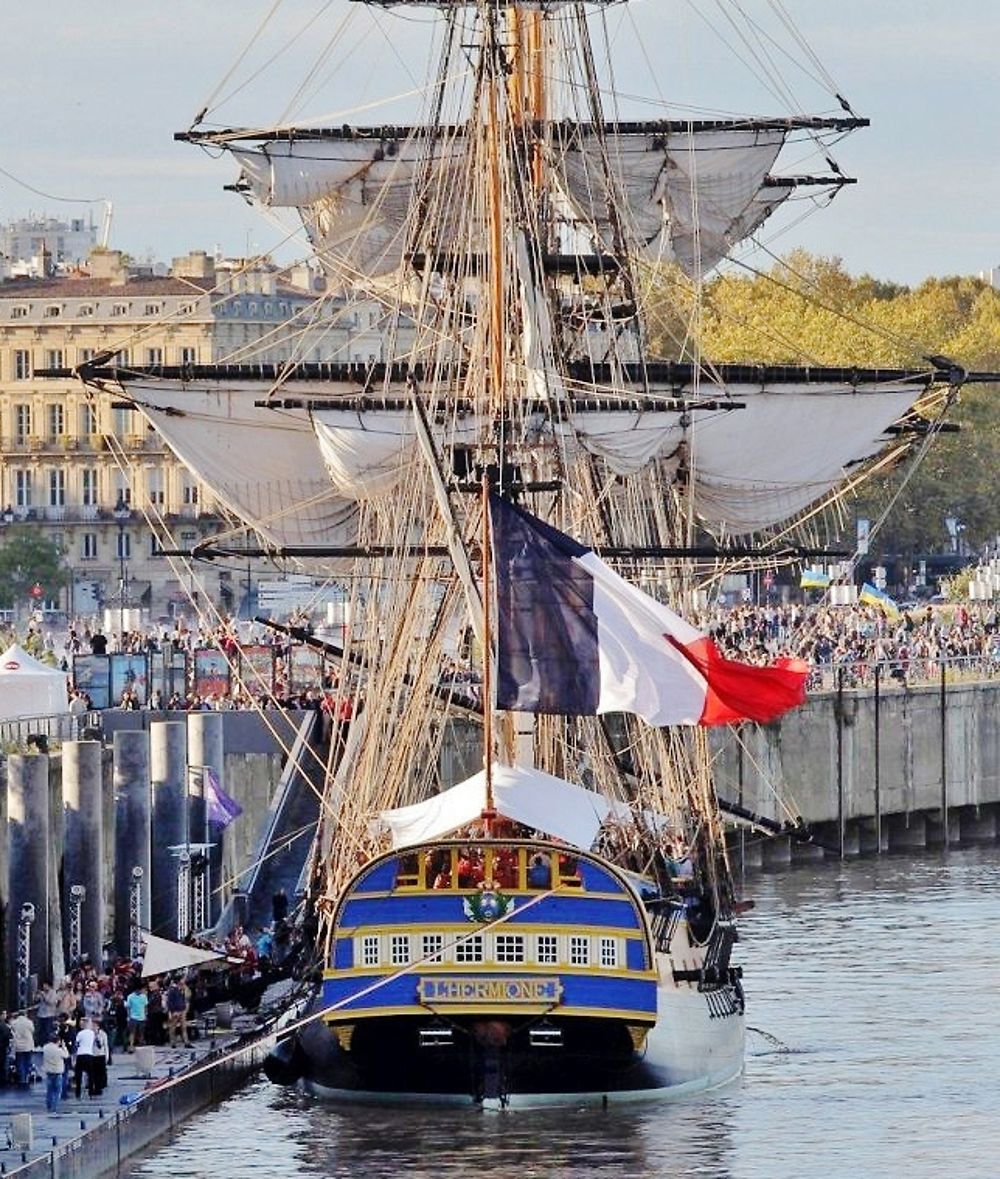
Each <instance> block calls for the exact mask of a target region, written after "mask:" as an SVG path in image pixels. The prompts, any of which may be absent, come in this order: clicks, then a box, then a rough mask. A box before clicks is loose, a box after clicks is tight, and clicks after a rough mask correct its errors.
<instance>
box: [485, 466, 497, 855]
mask: <svg viewBox="0 0 1000 1179" xmlns="http://www.w3.org/2000/svg"><path fill="white" fill-rule="evenodd" d="M492 567H493V558H492V550H491V548H490V478H489V475H487V474H486V473H485V472H484V474H483V595H482V596H483V773H484V775H485V782H484V786H485V795H486V801H485V805H484V807H483V822H484V823H485V824H486V834H487V835H489V834H490V824H491V823H492V821H493V819H495V818H496V802H495V800H494V798H493V633H492V631H493V624H492V618H491V615H492V605H493V595H492V593H491V589H492V585H491V571H492Z"/></svg>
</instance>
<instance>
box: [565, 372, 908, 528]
mask: <svg viewBox="0 0 1000 1179" xmlns="http://www.w3.org/2000/svg"><path fill="white" fill-rule="evenodd" d="M702 392H703V393H704V394H705V395H706V396H709V395H710V394H711V387H710V386H706V387H705V388H704V389H703V390H702ZM922 392H923V386H922V385H916V386H915V385H904V384H891V385H884V384H883V385H863V386H857V387H855V386H846V385H817V386H805V385H803V386H786V387H781V386H772V387H771V388H766V389H762V388H761V387H760V386H751V385H730V386H729V387H728V388H727V390H726V394H727V395H728V396H729V397H731V398H732V400H733V401H734V402H739V403H746V408H745V409H734V410H717V409H716V410H699V409H697V408H689V409H687V410H686V411H685V412H684V414H683V415H682V413H681V412H680V410H672V411H659V410H658V411H652V412H646V413H640V412H637V411H608V412H601V413H573V414H570V415H569V419H568V429H565V428H564V429H563V430H562V431H561V433H562V434H563V435H564V438H565V435H566V434H568V433H569V432H570V431H571V432H572V434H573V435H574V436H575V438H576V440H577V441H578V443H579V445H580V446H582V447H583V448H584V449H586V450H587V451H588V452H590V453H591V454H595V455H599V456H600V457H601V458H603V459H604V460H605V461H606V462H607V463H608V465H609V466H610V467H611V469H612V470H613V471H614V472H615V473H616V474H618V475H624V476H627V475H633V474H635V473H636V472H638V471H639V470H641V469H642V467H644V466H645V465H646V464H647V463H649V462H651V461H653V460H654V459H657V460H660V461H661V462H662V463H663V465H664V467H665V470H664V474H665V475H667V476H669V475H671V474H673V475H677V474H679V471H680V468H681V467H682V465H683V468H684V472H683V473H684V483H685V486H686V489H687V490H686V494H688V495H690V496H692V497H693V499H694V511H695V514H696V515H697V516H698V518H699V519H700V520H702V521H703V522H704V523H705V524H707V525H708V526H710V527H724V528H726V529H727V530H728V531H729V532H731V533H733V534H736V535H740V534H745V533H750V532H754V531H757V530H759V529H762V528H766V527H769V526H771V525H774V524H779V523H781V522H783V521H785V520H788V519H790V518H791V517H793V516H795V515H796V514H797V513H798V512H801V511H802V510H803V509H804V508H806V507H808V506H809V505H810V504H812V503H814V502H815V501H816V500H818V499H820V498H821V497H822V496H823V495H825V494H826V493H827V492H829V491H830V490H832V489H833V488H834V487H836V486H837V485H838V484H839V483H841V482H842V481H843V479H844V478H845V475H846V473H847V470H848V468H849V467H851V466H852V465H853V464H855V463H858V462H861V461H863V460H864V459H867V458H870V457H871V456H872V455H874V454H877V453H878V451H879V450H881V449H882V447H883V446H884V445H885V444H886V442H887V440H888V436H887V434H886V430H887V428H888V427H889V426H891V425H892V424H893V423H894V422H896V421H897V420H898V419H899V418H900V417H902V416H903V415H904V414H905V413H906V412H907V410H909V409H910V407H911V406H912V405H913V403H914V401H916V400H917V398H918V397H919V396H920V395H921V393H922ZM685 423H686V424H685Z"/></svg>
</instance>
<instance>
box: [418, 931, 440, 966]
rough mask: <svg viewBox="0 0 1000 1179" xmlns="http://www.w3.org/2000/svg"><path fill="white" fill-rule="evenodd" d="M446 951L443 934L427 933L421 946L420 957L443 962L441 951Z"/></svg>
mask: <svg viewBox="0 0 1000 1179" xmlns="http://www.w3.org/2000/svg"><path fill="white" fill-rule="evenodd" d="M443 949H444V934H443V933H425V934H424V936H423V940H422V941H421V944H420V956H421V957H422V958H430V959H433V961H435V962H440V961H441V951H442V950H443Z"/></svg>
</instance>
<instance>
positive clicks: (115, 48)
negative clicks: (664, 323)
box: [0, 0, 1000, 285]
mask: <svg viewBox="0 0 1000 1179" xmlns="http://www.w3.org/2000/svg"><path fill="white" fill-rule="evenodd" d="M776 5H777V8H776V7H775V6H776ZM727 7H731V5H730V4H729V0H632V3H630V4H629V5H627V6H624V7H621V6H619V7H617V8H613V9H611V10H609V16H608V19H609V22H611V23H612V24H613V27H614V28H615V29H616V30H617V34H616V45H618V46H620V47H621V57H620V59H619V62H618V68H619V79H620V80H621V79H626V80H627V83H628V88H629V90H630V91H633V92H634V93H636V94H640V93H641V94H649V95H656V96H660V97H664V98H666V99H668V100H669V101H671V102H676V103H680V104H684V105H690V106H695V107H698V108H702V107H711V108H713V109H715V110H720V111H721V110H726V111H733V112H735V111H740V112H743V113H753V114H762V115H774V114H785V113H788V110H789V108H788V107H787V106H786V105H785V104H784V103H783V102H782V101H780V100H779V98H778V97H776V95H775V94H774V93H772V92H771V90H770V89H769V88H768V87H767V86H766V85H765V84H763V83H762V82H761V81H760V79H759V71H758V70H757V69H756V68H754V69H750V68H747V63H746V59H747V51H746V49H745V48H741V49H740V51H739V53H738V54H734V53H732V52H730V50H729V49H727V48H726V47H725V46H724V45H723V44H722V41H721V39H720V37H719V32H720V31H724V32H725V35H726V36H727V38H728V39H729V41H730V43H731V45H736V44H738V42H737V39H736V37H735V35H734V34H733V33H732V32H731V31H727V30H728V26H727V25H726V22H725V16H724V9H725V8H727ZM739 7H741V8H742V9H743V10H744V11H745V12H748V13H751V14H752V15H754V17H755V19H756V18H758V14H759V20H760V22H761V24H760V27H761V28H765V29H768V30H770V29H772V28H773V29H775V30H776V31H777V32H778V33H780V32H781V30H780V29H778V27H777V25H776V24H775V20H776V13H778V12H779V10H780V9H781V4H779V3H778V0H740V4H739ZM273 8H275V0H171V2H170V3H169V4H163V3H153V2H152V0H132V2H129V3H126V0H90V2H89V3H87V4H81V3H80V2H79V0H42V2H41V3H39V4H34V5H32V4H21V3H19V4H10V5H7V6H6V8H5V12H4V40H5V44H6V46H7V52H6V53H5V62H4V70H3V72H2V74H0V109H2V110H3V119H2V121H0V222H7V221H9V220H12V219H15V218H20V217H23V216H27V215H28V214H29V213H43V214H46V215H50V216H57V217H62V218H66V219H68V218H70V217H80V216H83V217H89V216H91V215H93V217H94V219H95V221H96V222H97V223H98V225H100V224H101V219H102V216H103V211H104V205H103V204H102V203H101V202H102V201H110V202H111V203H112V206H113V216H112V222H111V236H110V245H111V246H112V247H116V248H120V249H124V250H126V251H128V252H129V253H130V254H132V255H133V256H136V257H147V256H150V257H153V258H155V259H157V260H162V261H169V260H170V259H171V258H172V257H174V256H176V255H180V254H183V253H186V252H187V251H189V250H191V249H206V250H210V251H211V250H215V249H219V250H221V251H222V252H223V253H224V254H227V255H239V254H245V253H247V252H251V251H252V252H256V251H262V250H275V251H276V253H277V255H278V256H279V257H284V258H290V257H292V256H296V255H298V254H300V253H304V252H305V247H304V245H302V244H301V243H300V242H299V243H288V244H285V245H281V244H280V243H281V242H282V241H283V239H284V236H285V230H284V229H282V228H281V227H280V226H277V225H275V224H274V223H273V221H271V220H270V219H268V218H267V217H265V216H263V215H261V214H260V213H259V212H257V211H255V210H253V209H251V208H249V207H248V206H247V205H246V204H245V203H244V202H243V201H242V200H241V199H240V198H239V197H238V196H236V195H235V194H233V193H227V192H224V191H223V186H224V185H225V184H229V183H232V182H233V181H234V180H235V179H236V174H235V169H234V167H233V165H232V164H231V163H230V162H228V161H226V160H219V159H216V158H213V157H212V156H210V155H209V154H208V153H206V152H204V151H202V150H200V149H197V148H194V147H191V146H189V145H186V144H181V143H175V142H174V140H173V134H174V132H175V131H180V130H183V129H184V128H186V127H187V126H189V125H190V123H191V122H192V120H193V118H194V116H195V113H196V112H197V111H199V110H200V109H201V108H202V107H203V106H204V105H205V104H206V102H209V100H212V98H213V95H214V94H216V93H218V94H219V95H220V96H222V97H223V98H225V101H224V102H222V103H221V105H219V106H218V108H217V109H214V105H213V113H212V116H211V119H213V120H214V121H216V122H218V123H225V124H229V125H239V124H240V123H242V122H249V123H251V124H256V125H267V124H270V123H273V122H276V121H278V120H279V119H280V118H282V117H283V115H284V112H285V110H286V109H287V106H286V104H287V103H288V101H289V99H290V98H291V97H292V96H294V94H295V92H296V89H297V88H298V87H299V86H300V84H301V83H302V81H303V79H304V78H306V77H308V76H309V68H310V62H312V61H313V60H315V59H317V58H318V57H319V51H320V48H321V47H322V45H323V44H325V42H326V39H327V37H328V36H329V30H330V29H331V28H337V27H339V25H340V22H342V21H343V20H344V19H345V16H347V15H348V14H349V15H350V20H351V21H352V22H354V23H352V24H351V25H350V28H351V29H352V30H354V29H357V28H358V27H359V26H358V24H357V22H358V21H359V20H361V19H363V20H364V21H366V22H368V24H367V25H366V26H365V27H366V28H370V27H371V21H372V19H374V20H375V22H376V24H375V26H374V31H370V32H369V33H368V34H367V35H366V36H364V37H363V38H362V37H360V35H359V36H358V37H357V38H356V40H355V41H354V42H351V43H352V44H354V45H355V49H354V51H353V53H352V55H351V56H350V58H349V60H348V61H347V62H346V64H345V65H344V66H343V67H342V68H340V69H338V70H337V71H336V72H331V71H330V70H328V69H325V68H323V69H321V70H320V71H319V73H318V74H317V75H316V76H315V80H316V82H317V85H316V86H315V93H314V94H310V105H309V106H308V107H306V108H304V109H307V110H308V111H309V113H311V114H325V113H331V114H333V115H335V116H336V117H335V119H334V120H333V121H334V122H336V123H341V122H347V121H350V122H355V123H362V124H363V123H366V122H367V123H375V122H383V121H386V120H387V119H388V118H390V117H392V118H397V119H400V120H404V119H405V118H406V111H405V105H406V104H404V103H403V102H402V101H401V102H399V103H397V104H396V105H395V106H391V107H369V109H367V110H365V111H364V112H363V113H360V114H355V113H353V108H355V107H356V106H368V105H369V104H371V103H373V102H374V100H375V99H376V97H381V96H383V95H401V94H404V93H406V92H409V91H412V90H413V89H414V88H415V87H416V85H417V82H418V80H419V79H420V78H422V77H423V75H424V73H425V69H426V64H427V49H426V46H425V37H424V32H425V27H426V25H427V22H428V21H429V20H430V19H431V10H425V9H423V8H420V9H416V10H414V9H412V8H411V9H407V10H406V12H405V13H403V14H402V15H400V14H399V11H398V10H395V12H396V14H395V15H394V14H393V11H390V12H382V11H379V10H375V11H374V14H373V11H372V10H371V9H364V10H361V9H360V6H358V5H356V4H352V3H350V2H349V0H283V3H282V4H281V5H280V7H279V9H278V12H277V15H276V17H275V18H274V19H273V20H272V22H271V24H270V25H268V26H267V30H266V35H265V38H264V39H263V40H262V41H261V42H260V43H259V45H258V46H256V47H255V48H254V50H252V51H251V53H250V55H249V56H248V57H247V58H246V59H245V60H244V61H243V63H242V64H241V65H239V66H237V69H236V72H235V73H231V72H230V71H231V70H232V68H233V65H234V63H235V62H237V59H238V57H239V55H240V52H241V50H242V49H243V48H244V47H245V46H246V45H247V43H248V40H249V39H250V37H251V35H252V34H253V32H254V30H255V29H256V28H257V27H258V25H259V24H260V22H261V20H262V19H263V18H264V17H265V16H266V15H267V14H268V13H269V12H271V10H272V9H273ZM783 10H784V12H786V13H787V14H788V16H789V17H790V18H791V19H792V21H793V22H794V24H795V26H796V27H797V29H798V30H799V32H800V33H801V35H802V37H803V38H804V40H805V42H807V43H808V45H809V47H810V49H811V50H813V51H814V52H815V53H816V54H817V55H818V58H819V60H820V61H821V62H822V65H823V66H824V67H825V69H826V71H828V73H829V75H830V76H831V78H832V79H833V80H834V82H835V86H836V90H837V92H839V93H841V94H843V95H845V96H846V97H847V99H848V101H849V102H850V104H851V106H852V108H853V109H854V111H855V112H856V113H857V114H859V115H864V116H866V117H868V118H870V119H871V120H872V126H871V128H869V129H867V130H863V131H858V132H856V133H855V134H854V135H852V136H851V137H849V138H848V139H847V140H845V141H844V142H842V143H841V144H838V145H837V147H836V149H835V156H836V159H837V162H838V163H839V165H840V167H841V168H842V169H843V171H844V172H845V173H847V174H848V175H851V176H856V177H857V178H858V181H859V183H858V184H857V185H856V186H852V187H850V188H848V189H846V190H845V191H843V192H841V193H840V195H839V196H838V197H837V199H836V200H835V201H834V202H833V203H832V205H830V207H829V208H826V209H823V210H820V211H817V212H816V213H815V214H813V215H810V216H807V217H802V218H800V217H799V213H800V212H801V211H802V210H803V209H804V208H805V207H807V206H805V205H803V204H801V203H800V204H796V205H795V207H794V209H793V210H791V211H788V210H786V211H783V212H780V213H779V214H778V215H777V216H776V217H775V218H773V219H772V220H771V221H770V222H769V223H768V225H767V227H766V230H765V232H764V234H763V237H764V240H765V243H766V245H767V248H768V250H771V251H773V252H775V253H779V254H780V253H786V252H787V251H789V250H791V249H794V248H799V247H801V248H805V249H808V250H810V251H811V252H812V253H815V254H820V255H823V256H827V257H832V256H835V257H839V258H841V259H842V260H843V262H844V265H845V266H846V267H847V269H848V270H849V271H851V272H852V273H855V274H861V273H869V274H873V275H875V276H876V277H878V278H881V279H886V280H891V281H895V282H902V283H906V284H908V285H914V284H916V283H919V282H920V281H921V280H922V279H924V278H926V277H928V276H932V275H948V274H979V273H980V272H982V271H985V270H988V269H989V268H990V267H993V266H996V267H1000V218H998V211H997V203H998V202H997V199H996V197H997V194H998V193H1000V153H998V152H997V150H996V146H995V145H996V141H997V126H998V122H1000V74H998V71H997V64H998V63H997V59H998V50H997V46H998V45H1000V3H998V0H951V3H947V4H945V3H941V2H940V0H836V3H831V0H783ZM314 17H316V19H313V18H314ZM295 29H299V30H300V35H299V37H298V39H297V41H296V43H295V44H294V45H293V46H292V48H291V49H290V50H288V51H287V52H285V53H283V54H281V55H280V56H278V57H277V58H276V60H275V61H274V62H273V63H271V66H270V68H268V69H267V70H263V69H259V67H260V66H261V65H262V64H263V62H264V60H265V59H266V58H267V57H268V56H269V55H270V54H271V53H272V52H273V51H274V50H275V48H276V47H277V45H278V44H279V38H280V41H281V42H284V40H286V35H287V33H288V32H289V30H295ZM272 31H273V36H272ZM781 35H782V36H784V34H781ZM268 37H270V38H271V39H270V40H269V39H268ZM785 43H786V44H787V43H788V38H787V36H785ZM777 56H778V54H777V50H775V57H777ZM741 58H742V59H743V60H740V59H741ZM781 60H782V61H784V60H785V58H784V57H782V58H781ZM787 60H788V61H789V62H792V61H793V59H792V58H791V57H789V58H788V59H787ZM804 60H807V59H804ZM813 72H814V74H815V71H813ZM248 74H254V75H255V76H254V78H253V85H252V86H251V85H243V84H242V82H243V81H244V80H245V79H246V77H247V75H248ZM782 74H783V75H784V76H785V77H786V78H787V80H788V82H789V84H790V85H791V86H792V88H793V90H794V94H795V99H796V101H797V102H798V103H799V104H800V108H801V109H802V110H804V111H807V112H809V113H820V112H823V113H829V112H830V111H831V110H832V108H833V102H832V100H831V98H830V97H829V93H828V92H827V91H826V90H825V89H824V88H823V87H821V86H820V85H818V84H817V82H816V81H815V80H814V78H812V77H810V76H809V73H808V72H807V71H805V70H802V69H800V68H799V66H797V65H794V64H792V65H788V66H787V68H786V67H785V66H783V67H782ZM220 84H221V86H220ZM213 103H214V100H213ZM412 117H413V116H412V115H411V120H412ZM823 170H825V169H823ZM32 190H34V191H32ZM57 198H62V199H57ZM87 202H92V203H87ZM747 261H748V262H749V263H750V264H751V265H756V266H761V267H764V268H766V267H767V266H768V265H769V264H770V259H769V257H768V256H767V255H766V254H765V253H757V254H752V255H749V256H747Z"/></svg>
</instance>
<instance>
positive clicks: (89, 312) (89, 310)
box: [77, 303, 94, 319]
mask: <svg viewBox="0 0 1000 1179" xmlns="http://www.w3.org/2000/svg"><path fill="white" fill-rule="evenodd" d="M93 314H94V304H93V303H81V304H80V307H79V309H78V310H77V315H79V316H80V318H81V319H90V318H91V317H92V316H93Z"/></svg>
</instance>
